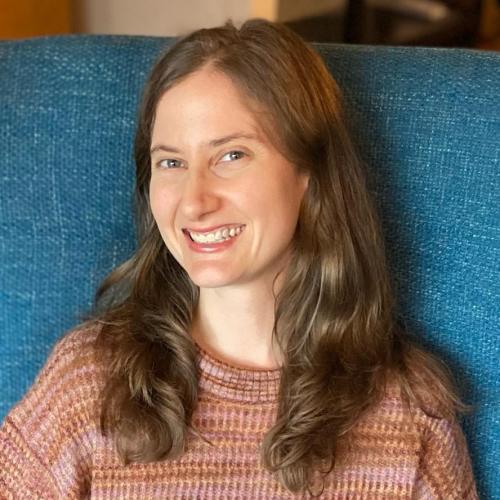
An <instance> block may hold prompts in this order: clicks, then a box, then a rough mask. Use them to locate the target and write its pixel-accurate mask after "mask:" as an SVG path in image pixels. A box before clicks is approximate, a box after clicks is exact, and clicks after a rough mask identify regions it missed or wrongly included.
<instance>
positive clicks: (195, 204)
mask: <svg viewBox="0 0 500 500" xmlns="http://www.w3.org/2000/svg"><path fill="white" fill-rule="evenodd" d="M180 189H182V192H181V193H179V194H180V200H181V201H180V205H181V206H180V209H181V212H182V214H183V216H184V217H185V218H186V219H187V220H192V221H196V220H200V219H203V218H204V216H205V215H208V214H210V213H212V212H215V211H216V210H217V209H218V208H219V205H220V197H219V196H218V195H217V193H216V186H215V180H214V179H211V178H210V175H209V174H208V173H206V172H200V171H199V170H197V169H191V170H190V171H188V173H187V175H186V176H185V178H184V182H183V185H182V186H180Z"/></svg>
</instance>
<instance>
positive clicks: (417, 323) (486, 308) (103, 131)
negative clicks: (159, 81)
mask: <svg viewBox="0 0 500 500" xmlns="http://www.w3.org/2000/svg"><path fill="white" fill-rule="evenodd" d="M168 43H170V41H169V40H166V39H160V38H144V37H126V36H123V37H117V36H68V37H52V38H38V39H31V40H25V41H15V42H2V43H0V151H1V155H0V364H1V367H2V368H1V371H0V418H3V417H4V415H5V414H6V412H7V411H8V410H9V408H10V407H11V406H12V404H13V403H14V402H15V401H17V400H18V399H20V397H21V396H22V395H23V393H24V392H25V391H26V390H27V388H28V387H29V385H30V384H31V383H32V381H33V379H34V376H35V374H36V373H37V372H38V370H39V369H40V368H41V366H42V364H43V363H44V361H45V359H46V357H47V355H48V353H49V351H50V349H51V348H52V346H53V345H54V343H55V341H56V340H57V339H58V338H59V337H60V336H61V335H62V334H63V332H64V331H66V330H67V329H69V328H70V327H72V326H73V325H75V324H76V323H77V322H78V321H79V317H80V316H79V315H81V314H82V313H85V312H86V311H88V310H89V308H90V305H91V302H92V297H93V294H94V291H95V289H96V287H97V285H98V283H99V282H100V280H101V279H102V278H103V277H104V276H105V275H106V274H107V273H108V272H109V271H110V270H111V269H112V268H113V267H114V266H116V265H117V264H118V263H119V262H121V261H122V260H124V259H125V258H127V257H128V256H129V255H130V254H131V253H132V252H133V249H134V246H135V240H134V231H133V224H132V220H131V209H130V207H131V199H132V190H133V184H134V166H133V158H132V142H133V134H134V123H135V116H136V108H137V102H138V98H139V96H140V91H141V86H142V84H143V82H144V79H145V75H146V73H147V71H148V70H149V67H150V65H151V64H152V62H153V60H154V59H155V57H156V56H157V54H158V53H159V51H160V50H161V49H162V48H163V47H164V46H165V45H166V44H168ZM316 47H317V49H318V50H319V52H320V53H321V54H322V55H323V56H324V58H325V59H326V61H327V63H328V66H329V68H330V69H331V71H332V73H333V74H334V75H335V77H336V78H337V80H338V81H339V83H340V84H341V86H342V88H343V90H344V93H345V96H346V101H347V103H348V108H349V110H350V111H349V115H350V116H351V117H352V119H353V124H354V130H355V136H356V139H357V142H358V144H359V147H360V150H361V153H362V155H363V157H364V159H365V161H366V163H367V165H368V166H369V171H370V172H369V173H370V178H371V184H370V185H371V188H372V189H373V191H374V193H375V196H376V199H377V201H378V203H379V206H380V211H381V214H382V219H383V223H384V229H385V235H386V240H387V249H388V255H389V260H390V263H391V266H392V270H393V274H394V277H395V283H396V288H397V291H398V296H399V301H400V308H401V315H402V317H403V318H404V320H405V321H406V323H407V325H408V326H409V328H410V329H412V330H413V331H414V332H415V333H416V334H417V335H418V336H419V337H420V338H421V340H422V342H423V343H424V344H426V345H427V346H428V347H429V348H431V349H432V350H434V351H436V352H438V353H439V354H440V355H441V356H443V357H444V358H445V359H446V360H447V361H448V362H449V363H450V365H451V366H452V368H453V370H454V372H455V373H456V374H457V375H458V376H459V381H460V384H461V386H462V388H463V389H464V392H465V399H466V401H467V402H469V403H472V404H473V405H474V411H473V413H472V414H471V415H470V416H468V417H467V418H465V420H464V428H465V431H466V435H467V437H468V442H469V447H470V450H471V454H472V458H473V462H474V468H475V473H476V477H477V482H478V486H479V490H480V492H482V494H483V495H485V496H487V497H488V498H492V495H493V492H494V491H499V489H500V477H499V476H498V469H496V467H497V464H498V459H499V456H498V451H499V448H498V446H499V445H498V443H499V442H500V425H498V423H499V420H498V415H499V410H500V408H499V400H500V398H499V385H498V380H499V379H500V372H499V357H498V354H499V349H498V348H499V340H498V330H499V328H498V327H499V322H498V309H499V307H498V306H499V304H498V302H499V301H498V296H499V262H500V258H499V257H500V255H499V220H500V217H499V215H500V214H499V158H500V56H499V55H497V54H494V53H487V52H478V51H471V50H447V49H423V48H391V47H384V48H382V47H377V48H375V47H369V46H342V45H318V46H316ZM495 469H496V470H495Z"/></svg>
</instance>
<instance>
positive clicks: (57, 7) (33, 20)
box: [0, 0, 72, 39]
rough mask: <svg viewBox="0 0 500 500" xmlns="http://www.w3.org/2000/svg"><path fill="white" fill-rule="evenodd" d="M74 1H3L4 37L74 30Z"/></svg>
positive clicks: (0, 27)
mask: <svg viewBox="0 0 500 500" xmlns="http://www.w3.org/2000/svg"><path fill="white" fill-rule="evenodd" d="M71 31H72V30H71V9H70V0H0V38H2V39H8V38H27V37H31V36H40V35H55V34H62V33H70V32H71Z"/></svg>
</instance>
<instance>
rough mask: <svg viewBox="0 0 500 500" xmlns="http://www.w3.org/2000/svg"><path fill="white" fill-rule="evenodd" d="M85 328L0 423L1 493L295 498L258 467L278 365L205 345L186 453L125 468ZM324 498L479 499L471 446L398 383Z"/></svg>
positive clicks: (358, 429) (342, 450)
mask: <svg viewBox="0 0 500 500" xmlns="http://www.w3.org/2000/svg"><path fill="white" fill-rule="evenodd" d="M97 332H98V329H97V327H96V326H92V325H89V324H87V325H84V326H81V327H79V328H77V329H75V330H73V331H71V332H69V333H67V334H66V335H65V336H64V337H63V338H62V339H61V340H59V342H58V343H57V344H56V346H55V347H54V349H53V350H52V353H51V355H50V356H49V358H48V360H47V362H46V364H45V366H44V367H43V369H42V370H41V371H40V373H39V374H38V376H37V378H36V381H35V383H34V384H33V386H32V387H31V388H30V389H29V391H28V392H27V394H26V395H25V396H24V398H23V399H22V400H21V401H20V402H19V403H18V404H17V405H15V406H14V407H13V408H12V410H11V411H10V413H9V414H8V415H7V417H6V418H5V420H4V422H3V424H2V427H1V428H0V498H2V499H4V498H8V499H14V498H15V499H30V500H33V499H59V498H60V499H73V498H95V499H160V498H161V499H167V498H168V499H181V498H182V499H224V498H228V499H266V500H267V499H286V498H311V497H310V496H309V495H308V494H307V493H300V494H293V493H291V492H290V491H289V490H287V489H286V488H284V487H283V486H282V485H281V484H280V483H279V481H278V480H277V478H276V476H275V475H274V474H272V473H271V472H269V471H268V470H267V469H265V468H264V467H263V466H262V465H261V464H260V458H259V447H260V443H261V441H262V439H263V437H264V435H265V433H266V431H267V430H269V428H270V427H271V426H272V425H273V422H274V420H275V418H276V414H277V395H278V391H279V382H280V370H279V369H276V370H257V369H248V368H241V367H236V366H231V365H229V364H227V363H225V362H223V361H221V360H219V359H217V358H216V356H214V355H213V354H209V353H208V352H207V351H205V350H204V349H202V348H201V347H199V346H197V348H198V356H199V362H200V369H201V376H200V380H199V389H200V391H199V403H198V406H197V409H196V411H195V413H194V416H193V424H194V425H195V427H196V428H197V429H198V430H199V431H200V432H201V433H202V434H203V436H204V437H205V439H201V438H199V437H197V436H195V435H192V436H191V435H190V437H189V440H188V446H187V448H186V451H185V453H184V454H183V455H182V456H181V457H180V458H178V459H175V460H166V461H163V462H156V463H149V464H142V463H132V464H129V465H127V466H125V465H123V464H122V462H121V460H120V457H119V455H118V453H117V451H116V448H115V446H114V443H113V440H112V437H104V436H103V435H102V434H101V432H100V431H99V415H100V401H99V394H100V390H101V388H102V386H103V384H104V381H105V378H104V372H105V370H104V368H103V367H102V366H99V363H98V362H97V358H96V356H95V351H94V348H93V341H94V339H95V336H96V335H97ZM338 451H339V453H338V455H337V456H338V459H337V461H336V465H335V468H334V469H333V471H332V472H331V473H330V474H329V475H328V477H327V478H326V482H325V489H324V491H323V494H322V495H321V497H320V498H332V499H373V500H376V499H420V498H422V499H460V500H463V499H476V498H477V493H476V489H475V484H474V479H473V476H472V472H471V465H470V460H469V456H468V453H467V447H466V443H465V440H464V437H463V434H462V432H461V430H460V427H459V426H458V424H457V423H456V422H455V421H448V420H444V419H439V418H433V417H430V416H428V415H427V414H426V413H424V412H423V411H421V410H418V409H417V408H413V409H412V410H411V411H408V408H407V407H406V406H405V405H404V404H403V402H402V400H401V398H400V396H399V395H398V391H392V390H389V391H387V394H386V395H385V397H384V398H383V399H382V401H381V402H380V403H379V404H378V405H377V406H376V407H374V408H372V409H371V410H370V411H369V412H368V413H367V414H366V415H364V416H363V417H362V418H361V419H360V420H359V422H358V423H357V424H356V425H355V427H354V428H353V429H352V430H351V431H350V434H349V436H348V437H347V438H345V439H343V440H342V442H341V443H339V448H338Z"/></svg>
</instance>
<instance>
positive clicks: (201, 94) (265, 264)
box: [150, 68, 307, 288]
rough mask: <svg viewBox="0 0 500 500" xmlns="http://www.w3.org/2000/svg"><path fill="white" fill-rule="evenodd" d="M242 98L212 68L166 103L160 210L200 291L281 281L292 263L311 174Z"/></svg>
mask: <svg viewBox="0 0 500 500" xmlns="http://www.w3.org/2000/svg"><path fill="white" fill-rule="evenodd" d="M245 101H248V99H245V97H244V96H243V95H241V94H240V92H239V91H238V89H237V88H236V87H235V85H234V84H233V83H232V81H231V80H230V79H229V78H228V77H226V76H225V75H223V74H222V73H220V72H216V71H215V70H213V69H209V68H204V69H202V70H200V71H198V72H196V73H194V74H192V75H190V76H188V77H187V78H186V79H184V80H182V81H181V82H180V83H178V84H177V85H175V86H174V87H173V88H171V89H170V90H168V91H167V92H166V93H165V94H164V95H163V97H162V98H161V100H160V101H159V103H158V107H157V110H156V119H155V122H154V127H153V132H152V140H151V169H152V172H151V183H150V200H151V210H152V213H153V216H154V218H155V220H156V223H157V225H158V228H159V230H160V233H161V235H162V237H163V240H164V241H165V244H166V245H167V247H168V249H169V250H170V252H171V253H172V254H173V256H174V257H175V258H176V260H177V261H178V262H179V264H180V265H181V266H182V267H183V268H184V269H185V270H186V271H187V273H188V274H189V276H190V278H191V279H192V281H193V282H194V283H195V284H197V285H198V286H200V287H201V288H205V287H206V288H214V287H226V286H232V285H243V284H248V283H257V282H262V283H267V282H272V280H273V279H274V277H275V276H276V274H277V273H278V272H279V271H280V270H281V269H282V268H283V267H284V266H285V264H286V262H287V258H288V256H289V253H290V244H291V240H292V237H293V234H294V232H295V228H296V225H297V219H298V214H299V207H300V204H301V200H302V197H303V195H304V192H305V190H306V187H307V177H306V176H305V175H304V174H298V173H297V172H296V169H295V168H294V167H293V165H292V164H290V163H289V162H288V161H287V160H286V159H285V158H284V157H283V156H282V155H281V154H280V153H279V152H278V150H277V149H276V148H275V147H274V146H273V145H272V144H271V142H270V141H269V138H268V137H266V135H265V134H264V132H263V130H262V128H261V127H260V126H259V123H258V122H257V121H256V117H255V116H254V114H253V113H252V112H251V111H250V110H249V108H248V107H247V106H246V104H245Z"/></svg>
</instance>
